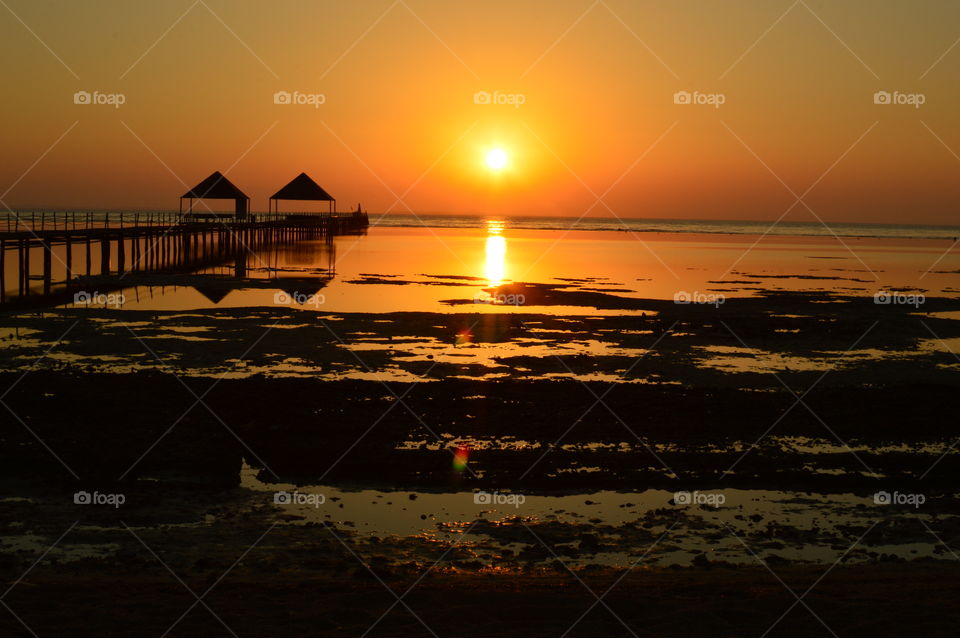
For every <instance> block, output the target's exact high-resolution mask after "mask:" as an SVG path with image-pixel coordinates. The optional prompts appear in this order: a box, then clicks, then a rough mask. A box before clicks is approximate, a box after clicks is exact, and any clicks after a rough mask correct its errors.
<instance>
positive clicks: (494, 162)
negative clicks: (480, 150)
mask: <svg viewBox="0 0 960 638" xmlns="http://www.w3.org/2000/svg"><path fill="white" fill-rule="evenodd" d="M506 166H507V152H506V151H505V150H503V149H502V148H494V149H491V150H490V151H489V152H488V153H487V168H489V169H490V170H494V171H499V170H503V169H504V168H506Z"/></svg>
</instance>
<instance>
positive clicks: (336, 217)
mask: <svg viewBox="0 0 960 638" xmlns="http://www.w3.org/2000/svg"><path fill="white" fill-rule="evenodd" d="M113 217H114V219H113V220H111V219H110V217H109V216H101V218H100V219H97V220H96V221H93V220H91V219H90V216H89V214H88V215H87V216H86V217H85V218H81V217H80V215H79V214H78V215H72V216H71V215H69V214H68V215H62V214H61V215H60V216H59V217H58V219H57V220H56V221H55V222H52V224H53V225H54V228H53V229H48V228H47V227H46V226H47V225H46V223H43V224H34V225H30V224H29V223H27V224H23V222H20V224H22V226H20V227H22V228H24V230H20V231H13V232H11V231H8V232H0V255H2V256H0V303H4V304H7V305H19V304H24V303H42V304H44V305H47V304H50V303H53V304H57V303H64V302H69V301H72V300H73V293H74V292H76V291H81V290H83V291H91V290H95V291H98V292H101V293H103V292H107V291H110V290H117V289H121V288H128V287H135V286H142V285H143V286H160V287H163V286H169V285H181V284H182V285H187V286H192V287H194V288H196V289H197V290H198V291H199V292H201V294H203V295H204V296H205V297H207V298H208V299H209V300H210V301H213V302H214V303H217V302H218V301H220V300H222V299H223V297H224V296H226V295H227V294H228V293H229V292H230V291H232V290H235V289H240V288H267V287H272V288H278V287H279V288H281V289H286V287H287V286H288V285H292V284H296V286H297V290H300V291H304V290H309V289H311V287H315V288H316V289H317V290H319V289H320V288H322V287H323V286H324V285H325V284H326V282H327V281H328V280H329V279H330V277H332V273H333V237H334V236H335V235H338V234H360V233H364V232H365V231H366V227H367V218H366V215H365V214H359V215H358V214H355V213H348V214H333V215H331V214H316V215H302V214H299V215H289V214H287V215H258V216H257V218H256V219H255V220H251V221H242V222H236V221H232V220H227V221H220V220H217V221H206V222H200V223H196V222H194V223H184V222H183V221H182V218H179V217H174V218H167V219H164V218H163V217H162V216H160V215H154V216H146V215H145V216H144V219H143V220H141V219H139V217H140V216H139V215H138V216H137V219H136V220H134V217H133V215H131V214H126V216H125V217H120V218H119V219H118V216H117V215H113ZM18 221H19V220H18ZM130 221H134V223H133V224H130V223H129V222H130ZM20 224H18V226H19V225H20ZM320 240H323V241H320ZM318 252H320V253H325V257H326V260H327V264H326V266H325V267H317V266H319V264H320V263H321V262H320V261H318V258H320V259H322V258H323V255H320V254H318ZM281 255H282V256H283V258H284V263H285V264H290V263H294V264H303V265H305V266H310V267H314V268H315V269H316V270H315V272H314V273H310V274H309V276H304V274H303V271H302V270H299V269H298V273H297V276H293V277H289V278H288V277H286V276H284V272H283V270H282V269H280V268H279V267H278V264H279V257H280V256H281ZM38 262H39V264H38ZM36 266H39V268H37V271H39V272H38V274H31V273H32V272H33V271H34V270H33V267H36ZM308 270H309V268H308ZM290 274H291V275H292V274H293V273H290ZM278 279H280V280H282V283H283V284H284V285H278V281H277V280H278ZM37 281H39V282H40V285H39V286H37V285H35V284H34V283H33V282H37Z"/></svg>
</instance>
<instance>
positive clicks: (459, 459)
mask: <svg viewBox="0 0 960 638" xmlns="http://www.w3.org/2000/svg"><path fill="white" fill-rule="evenodd" d="M469 456H470V448H468V447H467V446H466V445H461V446H460V447H458V448H457V452H456V454H454V455H453V469H455V470H456V471H458V472H462V471H464V470H465V469H467V458H468V457H469Z"/></svg>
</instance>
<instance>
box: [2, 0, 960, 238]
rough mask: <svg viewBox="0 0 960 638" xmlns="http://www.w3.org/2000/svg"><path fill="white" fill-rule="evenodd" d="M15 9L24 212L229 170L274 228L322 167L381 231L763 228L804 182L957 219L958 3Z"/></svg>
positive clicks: (91, 204) (174, 4)
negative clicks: (587, 220)
mask: <svg viewBox="0 0 960 638" xmlns="http://www.w3.org/2000/svg"><path fill="white" fill-rule="evenodd" d="M5 2H6V4H7V5H8V6H9V10H7V9H6V8H3V7H2V6H0V50H2V56H3V60H4V76H5V79H6V81H7V83H8V86H9V88H8V91H7V93H6V98H7V99H5V100H4V101H3V102H2V105H0V109H2V114H3V122H4V133H3V153H2V154H0V193H3V192H4V191H6V194H5V195H3V197H2V199H3V201H4V202H6V204H7V205H8V206H10V207H13V208H28V207H44V208H80V209H83V208H134V209H170V208H174V209H175V208H176V207H177V197H178V196H179V195H180V193H181V192H183V191H184V190H186V187H185V186H184V184H187V186H193V184H195V183H196V182H198V181H199V180H200V179H202V178H203V177H206V176H207V175H208V174H209V173H210V172H212V171H214V170H221V171H224V172H226V173H227V175H228V177H229V178H230V179H231V180H233V181H234V182H235V183H236V184H237V185H238V186H240V188H242V189H243V190H244V191H246V192H247V193H248V194H249V195H250V196H251V197H252V198H253V208H254V209H255V210H259V209H265V208H266V198H267V197H268V196H269V195H270V194H272V193H273V192H274V191H275V190H277V189H278V188H279V187H280V186H282V185H283V184H284V183H286V181H288V180H289V179H290V178H292V177H293V176H295V175H296V174H297V173H299V172H300V171H307V172H308V173H310V174H311V175H312V176H313V177H314V178H315V179H317V181H318V182H320V184H321V185H323V186H324V187H325V188H327V190H329V191H330V192H331V193H332V194H333V195H334V196H336V197H338V199H339V200H340V202H341V206H342V207H351V206H355V204H356V202H357V201H362V202H363V203H364V205H365V207H367V208H368V209H369V210H370V211H372V212H383V211H385V210H392V211H394V212H406V211H409V210H410V209H412V210H414V211H416V212H424V213H427V212H445V213H484V214H490V213H494V214H533V215H537V214H549V215H572V216H579V215H582V214H584V213H588V214H590V215H592V216H613V215H614V214H615V215H618V216H621V217H677V218H702V219H715V218H727V219H730V218H732V219H759V220H771V221H773V220H774V219H777V218H778V217H780V215H782V214H783V213H784V212H785V211H786V210H787V209H788V208H790V206H791V205H792V204H795V202H796V196H800V195H802V194H803V193H804V191H806V190H807V189H808V188H810V187H811V186H813V188H812V189H811V190H810V191H809V193H808V194H806V195H805V196H804V197H803V200H802V203H799V204H796V205H795V206H794V207H793V209H792V211H791V212H790V213H789V214H788V215H787V216H786V218H785V219H787V220H790V221H813V220H814V219H815V218H814V217H813V214H812V213H811V212H810V210H808V209H807V206H809V207H810V208H811V209H812V210H813V212H814V213H816V215H818V216H820V217H821V218H823V219H825V220H827V221H830V220H833V221H876V222H892V223H898V222H899V223H914V222H925V223H948V224H950V223H956V220H957V216H956V214H955V211H956V209H957V207H958V204H960V195H958V188H957V183H958V179H957V177H958V175H960V159H958V157H957V154H960V126H958V120H957V118H956V112H957V107H958V105H960V88H958V85H957V82H956V81H955V80H956V77H957V76H958V71H960V46H957V47H956V48H952V49H951V45H953V44H955V43H956V41H957V38H958V37H960V26H958V25H960V5H958V4H957V3H956V2H949V1H944V2H934V1H927V2H922V3H909V2H905V1H904V2H879V1H877V0H869V1H863V2H854V1H850V2H844V3H836V4H835V3H824V2H813V1H812V0H806V1H805V2H796V3H794V2H792V1H783V2H780V1H776V2H774V1H760V0H757V1H751V2H732V3H723V4H722V5H720V4H719V3H716V2H713V1H709V2H676V3H674V2H671V3H665V2H659V3H652V2H649V3H648V2H633V1H631V2H621V1H618V0H604V1H603V2H599V1H598V2H593V1H592V0H590V1H583V2H580V1H577V2H573V1H570V2H558V1H542V2H540V1H538V2H483V3H450V2H441V1H435V0H404V1H402V2H401V1H397V2H394V1H393V0H384V1H373V0H369V1H368V0H363V1H359V2H355V3H332V2H308V1H306V0H296V1H293V0H280V1H277V2H272V3H265V2H253V1H246V0H202V1H201V0H166V1H161V2H155V3H133V2H125V1H122V0H85V1H84V2H82V3H80V2H68V1H66V0H64V1H62V2H57V1H44V2H40V1H38V0H5ZM921 8H922V10H921ZM21 21H22V22H21ZM941 56H942V57H941ZM881 90H882V91H888V92H890V93H891V94H894V92H895V91H898V92H899V93H900V94H902V95H911V94H920V95H922V99H923V101H924V103H923V104H922V105H921V106H920V107H919V108H915V107H914V106H913V105H910V104H875V103H874V93H875V92H877V91H881ZM77 91H87V92H89V93H91V94H93V92H94V91H99V92H100V93H101V94H122V95H123V99H124V103H123V104H122V105H121V106H120V107H119V108H115V107H114V106H112V105H109V104H102V105H91V104H75V103H74V94H75V92H77ZM277 91H288V92H290V93H293V92H294V91H299V92H300V93H302V94H308V95H313V94H322V95H323V96H324V103H323V104H321V105H319V106H318V107H315V106H314V105H311V104H301V105H293V104H275V103H274V93H275V92H277ZM478 91H488V92H491V93H492V92H494V91H497V92H499V93H500V94H507V95H516V96H520V97H518V98H515V99H514V101H515V102H516V101H522V102H523V104H521V105H519V106H516V105H513V104H476V103H475V101H474V95H475V93H477V92H478ZM678 91H688V92H690V93H694V92H699V93H700V94H722V96H723V98H722V99H723V101H724V103H723V104H722V105H721V106H719V108H715V107H714V106H712V105H710V104H700V105H697V104H675V103H674V94H675V93H676V92H678ZM902 99H908V98H902ZM58 140H59V141H58ZM493 147H499V148H503V149H504V150H505V151H506V152H507V153H508V155H509V158H510V163H509V166H508V167H507V169H506V170H504V171H503V172H501V173H493V172H491V171H490V170H489V169H488V168H487V167H486V166H485V165H484V162H483V157H484V154H485V153H486V152H487V151H488V150H489V149H490V148H493ZM791 190H792V191H793V194H792V193H791V192H790V191H791ZM794 194H795V195H794ZM598 197H602V203H599V204H598V203H596V200H597V198H598ZM398 198H401V201H397V200H398ZM608 207H609V208H608Z"/></svg>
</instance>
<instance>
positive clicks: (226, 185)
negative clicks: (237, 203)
mask: <svg viewBox="0 0 960 638" xmlns="http://www.w3.org/2000/svg"><path fill="white" fill-rule="evenodd" d="M186 197H193V198H195V199H250V198H249V197H247V196H246V194H244V192H243V191H242V190H240V189H239V188H237V187H236V186H235V185H234V183H233V182H231V181H230V180H229V179H227V178H226V177H224V176H223V173H221V172H220V171H215V172H213V173H212V174H211V175H210V177H208V178H207V179H205V180H203V181H202V182H200V183H199V184H197V185H196V186H194V187H193V188H191V189H190V190H188V191H187V192H186V193H184V194H183V195H182V197H181V198H186Z"/></svg>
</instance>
